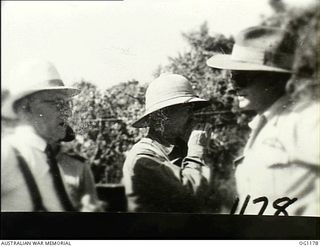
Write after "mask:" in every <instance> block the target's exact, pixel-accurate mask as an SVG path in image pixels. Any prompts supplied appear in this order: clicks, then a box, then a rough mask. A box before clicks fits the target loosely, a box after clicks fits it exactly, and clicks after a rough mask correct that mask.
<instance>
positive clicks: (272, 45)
mask: <svg viewBox="0 0 320 247" xmlns="http://www.w3.org/2000/svg"><path fill="white" fill-rule="evenodd" d="M294 51H295V38H294V36H293V35H292V34H291V33H289V32H287V31H285V30H283V29H280V28H273V27H264V26H256V27H250V28H247V29H245V30H243V31H242V32H240V33H239V34H238V35H237V36H236V38H235V44H234V46H233V49H232V53H231V54H229V55H227V54H216V55H214V56H213V57H211V58H210V59H208V60H207V65H208V66H210V67H213V68H218V69H226V70H247V71H270V72H284V73H292V70H291V69H292V64H293V58H294Z"/></svg>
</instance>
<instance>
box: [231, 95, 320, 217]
mask: <svg viewBox="0 0 320 247" xmlns="http://www.w3.org/2000/svg"><path fill="white" fill-rule="evenodd" d="M262 118H264V119H265V120H266V121H265V123H264V126H263V127H262V128H261V130H259V127H258V125H260V123H261V119H262ZM319 123H320V106H319V102H312V103H310V102H309V103H299V104H294V103H293V102H292V101H291V100H290V99H289V97H287V96H284V97H282V98H280V99H279V100H278V101H276V102H275V103H274V104H273V105H272V106H271V107H270V108H269V109H268V110H267V111H265V112H264V113H263V116H259V115H258V116H256V117H255V118H254V119H253V121H252V122H251V123H250V124H249V126H250V127H251V129H252V133H251V136H250V137H249V140H248V142H247V145H246V147H245V149H244V156H243V159H242V160H241V161H240V162H239V164H238V166H237V168H236V174H235V176H236V183H237V189H238V193H239V197H240V202H239V205H238V209H237V212H238V213H239V212H240V211H241V208H242V207H243V212H242V213H243V214H253V215H258V214H259V213H260V214H263V215H277V214H278V215H286V213H285V212H284V211H283V210H281V209H280V210H279V205H280V206H284V210H285V211H286V212H287V214H288V215H289V216H297V215H302V216H320V153H319V152H320V144H319V139H320V132H319V131H320V129H319V127H320V126H319ZM254 136H256V137H254ZM246 199H247V206H246V207H245V206H244V205H245V204H246V203H245V201H246ZM285 204H287V205H285ZM264 207H265V208H264Z"/></svg>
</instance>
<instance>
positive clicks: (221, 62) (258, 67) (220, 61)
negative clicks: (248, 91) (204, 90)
mask: <svg viewBox="0 0 320 247" xmlns="http://www.w3.org/2000/svg"><path fill="white" fill-rule="evenodd" d="M207 65H208V66H209V67H213V68H217V69H226V70H244V71H245V70H247V71H270V72H281V73H292V71H290V70H286V69H281V68H277V67H272V66H267V65H262V64H254V63H247V62H241V61H235V60H232V58H231V55H226V54H217V55H214V56H212V57H211V58H209V59H208V60H207Z"/></svg>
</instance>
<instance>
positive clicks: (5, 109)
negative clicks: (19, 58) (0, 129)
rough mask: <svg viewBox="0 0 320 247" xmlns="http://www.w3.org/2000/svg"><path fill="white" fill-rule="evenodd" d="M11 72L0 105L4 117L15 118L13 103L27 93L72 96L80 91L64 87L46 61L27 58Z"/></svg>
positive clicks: (52, 66)
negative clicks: (7, 91) (4, 96)
mask: <svg viewBox="0 0 320 247" xmlns="http://www.w3.org/2000/svg"><path fill="white" fill-rule="evenodd" d="M12 72H13V73H12V76H11V78H10V80H9V81H8V85H9V97H8V98H7V99H6V100H5V101H4V102H3V105H2V116H3V117H6V118H12V119H15V118H17V115H16V112H15V103H16V102H17V101H18V100H20V99H22V98H24V97H27V96H29V95H32V94H35V93H38V92H43V91H50V92H53V93H57V92H59V93H62V94H65V95H66V97H72V96H74V95H77V94H79V93H80V90H79V89H77V88H73V87H66V86H65V85H64V83H63V82H62V80H61V78H60V75H59V73H58V71H57V69H56V68H55V66H54V65H53V64H52V63H51V62H48V61H43V60H38V59H32V60H27V61H24V62H22V63H21V64H20V65H19V66H17V67H16V68H15V69H14V71H12Z"/></svg>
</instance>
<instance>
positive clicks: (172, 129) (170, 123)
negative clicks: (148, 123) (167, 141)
mask: <svg viewBox="0 0 320 247" xmlns="http://www.w3.org/2000/svg"><path fill="white" fill-rule="evenodd" d="M165 115H166V116H167V118H168V119H167V121H166V122H165V126H164V127H165V133H166V135H167V136H168V137H171V138H176V137H181V138H184V136H185V132H186V131H187V128H188V123H189V120H190V119H191V115H192V105H191V104H181V105H175V106H172V107H169V108H167V109H166V112H165Z"/></svg>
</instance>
